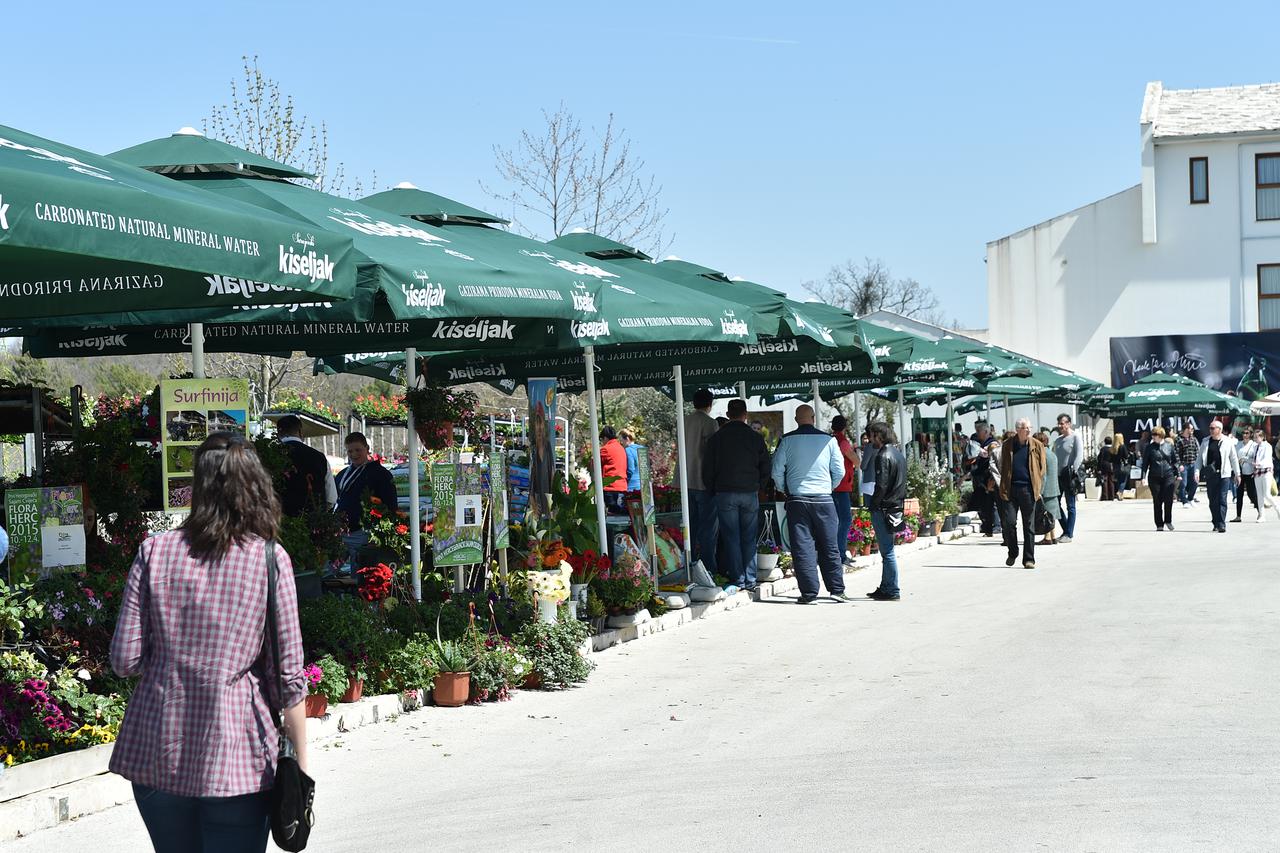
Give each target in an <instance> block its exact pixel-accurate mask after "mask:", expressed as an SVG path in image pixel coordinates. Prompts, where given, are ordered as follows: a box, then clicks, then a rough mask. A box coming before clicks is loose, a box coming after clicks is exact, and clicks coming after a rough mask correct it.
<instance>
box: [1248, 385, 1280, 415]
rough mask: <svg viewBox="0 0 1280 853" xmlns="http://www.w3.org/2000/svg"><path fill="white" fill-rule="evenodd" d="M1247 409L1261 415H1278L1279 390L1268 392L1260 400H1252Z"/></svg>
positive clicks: (1279, 411) (1279, 405) (1279, 406)
mask: <svg viewBox="0 0 1280 853" xmlns="http://www.w3.org/2000/svg"><path fill="white" fill-rule="evenodd" d="M1249 411H1250V412H1252V413H1253V414H1255V415H1260V416H1262V417H1272V416H1274V415H1280V391H1277V392H1276V393H1274V394H1268V395H1267V396H1266V397H1263V398H1262V399H1261V400H1254V401H1253V402H1252V403H1250V404H1249Z"/></svg>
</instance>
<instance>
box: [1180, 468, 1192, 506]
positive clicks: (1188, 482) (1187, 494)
mask: <svg viewBox="0 0 1280 853" xmlns="http://www.w3.org/2000/svg"><path fill="white" fill-rule="evenodd" d="M1178 483H1179V487H1178V500H1180V501H1182V503H1184V504H1189V503H1191V501H1192V499H1194V498H1195V496H1196V466H1195V465H1185V466H1183V468H1182V474H1181V476H1179V478H1178Z"/></svg>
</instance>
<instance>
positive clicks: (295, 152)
mask: <svg viewBox="0 0 1280 853" xmlns="http://www.w3.org/2000/svg"><path fill="white" fill-rule="evenodd" d="M241 59H242V60H243V62H244V78H243V79H242V80H241V81H240V82H239V83H237V81H236V80H234V79H233V80H232V81H231V100H230V102H229V103H226V104H219V105H217V106H214V107H213V108H212V109H211V110H210V113H209V116H208V117H207V118H206V119H205V120H204V123H203V128H204V132H205V134H206V135H208V136H209V137H211V138H213V139H221V140H223V141H224V142H229V143H231V144H232V145H236V146H238V147H240V148H244V149H246V150H248V151H252V152H254V153H255V154H261V155H262V156H264V157H270V158H271V159H272V160H277V161H279V162H281V163H288V164H289V165H291V166H296V167H297V168H299V169H301V170H302V171H304V172H310V173H311V174H313V175H315V176H316V177H315V180H312V181H306V180H298V181H297V183H300V184H303V185H304V186H309V187H312V188H313V189H317V190H321V191H323V192H327V193H333V194H334V195H342V196H348V197H358V196H362V195H366V194H367V192H368V191H370V190H372V189H373V187H374V186H375V185H376V183H377V180H378V176H377V174H376V173H375V174H374V175H372V177H371V178H370V179H369V180H367V181H365V180H363V179H360V178H355V179H350V180H348V178H347V174H346V166H345V165H344V164H342V163H333V164H330V162H329V129H328V127H327V126H326V125H325V123H324V122H323V121H322V122H320V123H319V124H316V123H313V122H312V121H311V120H310V119H309V118H307V117H306V116H304V115H297V113H296V109H295V107H294V104H293V96H292V95H286V94H284V93H283V92H281V90H280V83H279V82H278V81H276V80H273V79H272V78H270V77H268V76H267V75H265V74H263V73H262V69H261V68H259V67H258V57H257V56H254V57H253V58H252V59H250V58H249V57H248V56H242V57H241Z"/></svg>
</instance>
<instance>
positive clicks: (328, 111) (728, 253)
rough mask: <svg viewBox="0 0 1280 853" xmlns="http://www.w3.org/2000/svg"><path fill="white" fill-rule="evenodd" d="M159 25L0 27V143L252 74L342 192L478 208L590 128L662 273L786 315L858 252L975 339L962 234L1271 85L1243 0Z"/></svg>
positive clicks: (99, 123) (119, 16) (1096, 180)
mask: <svg viewBox="0 0 1280 853" xmlns="http://www.w3.org/2000/svg"><path fill="white" fill-rule="evenodd" d="M184 5H185V4H181V3H172V2H168V3H147V2H134V3H125V4H98V3H92V4H90V3H78V2H74V3H58V4H21V5H20V6H15V7H13V8H7V9H6V10H5V19H4V20H5V22H4V36H5V37H4V39H3V44H4V47H3V54H2V55H3V67H4V68H5V69H6V77H7V80H6V82H5V85H4V86H3V89H2V90H0V106H2V107H3V109H2V110H0V123H3V124H8V125H11V126H15V127H18V128H21V129H23V130H27V131H30V132H33V133H37V134H40V135H43V136H47V137H51V138H54V139H57V140H59V141H62V142H66V143H69V144H73V145H77V146H79V147H82V148H87V149H90V150H93V151H98V152H102V153H106V152H109V151H113V150H116V149H118V148H122V147H125V146H128V145H132V144H135V143H137V142H141V141H144V140H146V139H151V138H154V137H156V136H161V135H167V134H168V133H171V132H172V131H174V130H176V129H177V128H178V127H181V126H182V125H188V124H190V125H196V126H198V125H199V124H200V121H201V119H203V118H204V117H205V116H207V115H208V113H209V110H210V108H211V107H212V106H213V105H214V104H217V103H222V102H224V101H225V100H226V98H227V95H228V89H229V81H230V80H231V79H232V78H233V77H238V76H239V74H240V68H241V61H240V57H241V55H242V54H250V55H253V54H257V55H258V57H259V61H260V65H261V67H262V69H263V70H264V71H265V72H266V73H267V74H268V75H270V76H272V77H274V78H276V79H277V80H278V81H280V83H281V84H282V86H283V88H284V90H285V91H286V92H289V93H292V94H293V95H294V97H295V101H296V104H297V106H298V108H299V110H300V111H301V112H303V113H305V114H307V115H309V116H310V117H312V118H315V119H320V118H323V119H324V120H325V121H326V122H327V123H328V126H329V142H330V154H331V157H332V158H334V159H337V160H341V161H344V162H345V163H346V165H347V168H348V171H349V172H351V173H355V174H358V175H368V174H370V173H372V172H375V171H376V173H377V175H378V179H379V185H380V186H379V188H384V187H385V186H389V185H391V184H394V183H396V182H399V181H402V180H410V181H413V182H414V183H416V184H417V185H418V186H420V187H422V188H424V189H431V190H433V191H436V192H439V193H441V194H443V195H446V196H450V197H453V198H456V199H459V200H461V201H464V202H468V203H471V204H474V205H476V206H478V207H482V208H483V207H486V206H487V207H489V208H490V209H492V208H493V206H494V205H493V203H492V202H491V201H490V200H489V199H488V198H487V197H486V196H485V195H484V194H483V192H482V191H481V189H480V187H479V185H478V182H479V181H480V180H485V181H487V182H490V183H491V182H493V180H494V178H495V173H494V165H493V164H494V157H493V152H492V146H493V145H494V144H502V145H510V144H512V143H513V142H514V141H515V140H516V139H517V138H518V136H519V133H520V131H521V130H522V129H524V128H533V127H536V126H537V125H538V124H539V122H540V120H541V119H540V110H541V109H543V108H547V109H554V108H555V107H556V106H557V105H558V104H559V103H560V102H561V101H563V102H564V103H565V104H566V106H568V107H569V108H570V109H571V110H572V111H573V112H575V113H576V114H577V115H578V116H579V117H580V118H581V119H582V120H583V122H584V123H585V124H588V125H592V124H596V125H599V124H603V122H604V120H605V118H606V116H607V114H608V113H609V112H611V111H612V112H613V113H615V114H616V116H617V120H618V122H619V124H621V125H622V126H623V127H625V128H626V130H627V131H628V132H629V134H630V136H631V138H632V141H633V145H634V149H635V151H636V153H638V154H640V155H642V156H643V157H644V158H645V160H646V161H647V164H648V167H649V169H650V171H652V173H653V174H654V175H655V176H656V177H657V178H658V180H659V182H660V183H661V184H662V185H663V187H664V190H663V196H662V198H663V202H664V204H665V205H666V206H667V207H668V208H669V209H670V214H669V216H668V219H667V228H668V230H669V231H670V232H672V234H673V235H674V243H673V245H672V247H671V251H672V252H673V253H675V254H677V255H680V256H681V257H683V258H685V259H686V260H691V261H695V262H697V263H701V264H705V265H707V266H712V267H716V268H718V269H722V270H724V271H726V272H728V273H730V274H732V275H741V276H745V277H748V278H750V279H753V280H756V281H760V282H763V283H766V284H770V285H772V286H774V287H778V288H780V289H784V290H787V291H789V292H791V293H793V294H797V295H803V290H802V289H801V284H802V283H803V282H804V281H806V280H811V279H815V278H819V277H821V276H822V275H823V274H824V273H825V272H826V270H827V269H828V268H829V267H830V266H831V265H833V264H836V263H839V262H841V261H843V260H845V259H847V258H862V257H864V256H871V257H876V258H881V259H883V260H884V261H885V263H886V264H887V265H888V266H889V267H890V268H891V269H892V270H893V272H894V273H895V274H897V275H900V276H910V277H913V278H916V279H918V280H920V281H921V282H923V283H925V284H927V285H929V286H930V287H931V288H933V290H934V291H935V292H936V293H937V294H938V296H939V297H940V299H941V301H942V304H943V308H944V311H945V313H946V314H947V315H948V316H953V317H955V318H956V319H958V320H959V321H961V323H962V324H964V325H966V326H977V327H982V326H985V325H986V273H985V267H984V263H983V258H984V255H985V245H986V242H987V241H988V240H991V239H995V238H997V237H1001V236H1003V235H1005V234H1008V233H1011V232H1013V231H1016V230H1018V229H1021V228H1024V227H1026V226H1029V225H1032V224H1034V223H1036V222H1039V221H1041V220H1043V219H1046V218H1048V217H1051V216H1054V215H1056V214H1058V213H1062V212H1065V211H1067V210H1069V209H1071V208H1073V207H1076V206H1079V205H1081V204H1085V203H1088V202H1090V201H1094V200H1096V199H1098V198H1101V197H1103V196H1106V195H1109V194H1111V193H1113V192H1116V191H1118V190H1120V189H1123V188H1125V187H1127V186H1131V185H1133V184H1135V183H1137V182H1138V179H1139V174H1138V112H1139V109H1140V106H1141V102H1142V94H1143V89H1144V86H1145V84H1146V83H1147V81H1148V80H1163V81H1164V84H1165V86H1166V88H1193V87H1195V88H1198V87H1205V86H1221V85H1233V84H1243V83H1260V82H1267V81H1271V80H1274V79H1275V76H1274V75H1275V70H1274V69H1275V65H1274V60H1273V59H1272V58H1270V57H1271V54H1270V53H1269V52H1268V51H1267V50H1265V49H1263V48H1262V47H1261V46H1260V45H1261V43H1259V42H1254V43H1252V44H1251V43H1250V42H1249V41H1248V39H1247V33H1248V31H1249V29H1250V27H1251V26H1257V27H1261V28H1266V27H1267V26H1268V25H1269V24H1271V23H1274V21H1275V12H1274V8H1273V7H1272V8H1269V7H1268V5H1267V4H1261V3H1258V4H1247V3H1242V4H1238V5H1237V6H1236V7H1235V10H1234V11H1233V13H1232V14H1230V15H1214V14H1206V13H1205V11H1204V10H1205V8H1206V7H1204V6H1203V4H1194V5H1193V4H1189V3H1188V4H1178V3H1164V4H1161V5H1160V6H1159V9H1158V10H1157V9H1156V7H1152V6H1151V5H1150V4H1133V5H1132V9H1129V8H1126V4H1119V3H1114V2H1112V3H1105V4H1103V3H1096V4H1095V3H1085V2H1082V3H1076V4H1072V5H1070V6H1064V5H1063V4H1034V3H1025V2H1023V3H1017V4H1013V3H1009V4H996V3H990V4H956V3H938V4H901V5H898V6H891V5H890V4H875V6H874V8H869V9H865V10H864V9H862V8H860V6H861V4H851V3H791V4H778V3H768V4H754V3H741V2H735V3H690V2H684V3H668V2H649V3H645V4H634V5H633V4H604V3H599V2H595V3H559V4H551V3H545V2H544V3H538V4H532V3H505V2H495V3H489V4H484V5H477V4H441V3H424V2H420V0H419V2H412V3H390V2H385V3H368V4H351V3H341V4H338V3H322V2H312V3H267V2H256V3H238V2H228V3H219V4H198V5H196V6H195V7H194V8H196V9H198V10H199V11H198V12H186V11H184ZM214 8H216V9H217V10H218V11H217V12H212V11H210V10H212V9H214ZM1250 21H1253V22H1254V23H1253V24H1252V25H1251V24H1250V23H1249V22H1250Z"/></svg>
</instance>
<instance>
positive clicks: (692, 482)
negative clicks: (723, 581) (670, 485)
mask: <svg viewBox="0 0 1280 853" xmlns="http://www.w3.org/2000/svg"><path fill="white" fill-rule="evenodd" d="M713 402H715V397H713V396H711V392H710V391H708V390H707V389H706V388H699V389H698V390H697V391H695V392H694V393H693V411H692V412H690V413H689V414H687V415H685V417H684V463H685V470H686V471H687V472H688V474H687V476H688V480H689V538H690V539H691V540H693V541H692V542H690V543H689V545H690V551H691V552H692V553H693V558H694V559H695V560H701V561H702V565H703V566H704V567H705V568H706V570H707V571H708V572H710V573H712V574H714V573H715V571H716V539H717V534H718V531H719V525H718V524H717V523H716V502H715V494H714V493H713V492H711V491H710V490H709V489H708V488H707V486H706V483H705V482H704V481H703V479H702V456H703V454H704V453H705V452H706V450H707V440H708V439H710V438H711V436H712V435H714V434H715V432H716V430H718V429H719V428H720V426H719V424H717V423H716V419H715V418H713V417H711V404H712V403H713Z"/></svg>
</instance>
